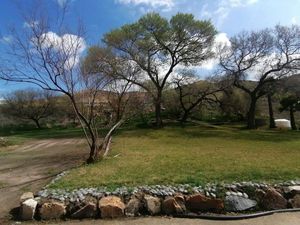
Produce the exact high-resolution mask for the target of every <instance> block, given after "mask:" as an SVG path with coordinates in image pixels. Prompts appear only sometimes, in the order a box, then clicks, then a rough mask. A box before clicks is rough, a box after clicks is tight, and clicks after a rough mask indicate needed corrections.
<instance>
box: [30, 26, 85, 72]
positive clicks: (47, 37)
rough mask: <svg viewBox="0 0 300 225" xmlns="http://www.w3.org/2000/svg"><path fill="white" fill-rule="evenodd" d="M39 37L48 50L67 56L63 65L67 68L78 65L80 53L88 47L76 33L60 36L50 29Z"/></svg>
mask: <svg viewBox="0 0 300 225" xmlns="http://www.w3.org/2000/svg"><path fill="white" fill-rule="evenodd" d="M39 39H40V41H41V42H42V47H43V48H45V49H46V51H48V50H51V51H54V52H60V53H62V55H65V57H67V60H66V61H65V62H64V65H63V66H64V67H65V68H72V67H74V66H75V65H77V64H78V62H79V58H80V55H81V54H82V53H83V51H84V50H85V49H86V43H85V40H84V39H83V38H82V37H79V36H77V35H74V34H64V35H62V36H59V35H57V34H56V33H54V32H51V31H50V32H47V33H44V34H42V35H41V37H40V38H39ZM34 41H35V40H33V42H34Z"/></svg>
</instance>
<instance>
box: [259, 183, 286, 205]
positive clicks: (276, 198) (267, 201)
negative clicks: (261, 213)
mask: <svg viewBox="0 0 300 225" xmlns="http://www.w3.org/2000/svg"><path fill="white" fill-rule="evenodd" d="M260 204H261V206H262V207H263V208H264V209H266V210H273V209H285V208H286V207H287V200H286V199H285V198H284V197H283V196H282V195H281V194H280V193H279V192H278V191H276V190H275V189H274V188H269V189H267V190H266V193H265V195H264V196H263V198H262V200H261V202H260Z"/></svg>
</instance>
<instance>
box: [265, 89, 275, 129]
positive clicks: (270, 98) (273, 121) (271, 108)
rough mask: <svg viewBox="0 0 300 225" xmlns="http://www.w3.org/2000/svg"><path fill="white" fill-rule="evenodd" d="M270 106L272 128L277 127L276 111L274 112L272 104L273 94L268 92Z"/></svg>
mask: <svg viewBox="0 0 300 225" xmlns="http://www.w3.org/2000/svg"><path fill="white" fill-rule="evenodd" d="M267 97H268V106H269V119H270V124H269V126H270V128H271V129H272V128H276V124H275V120H274V112H273V105H272V96H271V94H268V96H267Z"/></svg>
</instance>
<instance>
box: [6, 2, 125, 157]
mask: <svg viewBox="0 0 300 225" xmlns="http://www.w3.org/2000/svg"><path fill="white" fill-rule="evenodd" d="M43 6H44V5H43V4H41V3H40V2H39V4H37V5H35V6H33V7H32V9H34V10H32V11H31V12H29V13H28V14H26V16H24V19H25V22H26V24H28V26H26V28H24V29H23V30H22V31H17V30H16V29H12V30H11V35H12V37H13V40H12V42H11V43H9V45H8V49H7V52H6V53H7V54H4V53H3V54H2V55H3V59H1V65H0V75H1V78H2V79H4V80H7V81H14V82H26V83H31V84H35V85H37V86H39V87H41V88H42V89H44V90H50V91H55V92H59V93H63V94H64V95H65V96H67V97H68V99H69V100H70V104H71V105H72V107H73V109H74V112H75V113H76V116H77V118H78V120H79V121H80V124H81V126H82V129H83V132H84V134H85V137H86V140H87V143H88V145H89V148H90V153H89V157H88V159H87V163H92V162H94V161H95V160H97V159H98V158H99V157H101V156H103V155H105V154H107V151H108V148H109V144H110V141H111V137H112V134H113V132H114V130H115V129H116V128H117V127H118V126H119V125H120V124H121V123H122V121H118V122H117V123H116V124H114V125H113V126H112V127H111V129H110V130H109V132H108V133H107V134H106V136H105V137H104V138H103V139H101V138H100V136H99V134H98V129H99V127H98V123H97V121H98V116H99V115H98V114H97V112H96V108H97V107H96V105H97V101H96V100H97V98H98V97H99V94H100V93H101V92H100V90H102V89H104V87H105V86H106V85H107V83H109V81H110V78H109V77H108V76H107V75H106V74H105V73H102V71H104V70H98V71H97V73H93V72H92V71H90V70H89V68H85V67H84V66H80V56H81V54H82V52H83V51H84V50H85V40H84V29H83V26H82V25H81V26H79V28H78V29H77V30H76V31H75V32H74V31H73V32H71V31H70V30H69V29H67V27H66V26H64V15H65V13H66V8H65V7H64V8H63V9H62V12H61V14H59V15H60V16H57V19H53V18H52V20H51V18H49V17H48V16H47V13H46V12H47V11H46V10H45V9H44V8H43ZM50 21H51V22H50ZM100 67H101V66H100ZM81 106H83V107H81Z"/></svg>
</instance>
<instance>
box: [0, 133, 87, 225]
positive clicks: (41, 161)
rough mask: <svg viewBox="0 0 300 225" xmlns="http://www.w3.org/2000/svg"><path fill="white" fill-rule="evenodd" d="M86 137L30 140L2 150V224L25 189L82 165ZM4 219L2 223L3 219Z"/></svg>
mask: <svg viewBox="0 0 300 225" xmlns="http://www.w3.org/2000/svg"><path fill="white" fill-rule="evenodd" d="M85 149H86V147H85V145H84V140H79V139H49V140H36V141H28V142H26V143H24V144H23V145H20V146H11V147H8V148H5V149H3V148H1V149H0V151H1V153H2V154H0V224H1V223H4V222H3V221H4V219H5V220H6V219H7V218H9V210H10V209H12V208H14V207H17V206H18V204H19V202H18V200H19V197H20V195H21V194H22V193H23V192H25V191H38V190H39V189H40V188H41V187H43V186H44V185H45V184H47V183H48V182H49V181H50V180H51V179H52V178H51V176H52V175H53V174H57V173H59V172H61V171H63V170H65V169H68V168H70V167H73V166H75V165H77V164H80V163H81V162H82V161H83V159H84V158H85V157H86V154H87V152H86V151H85ZM1 220H2V222H1Z"/></svg>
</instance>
